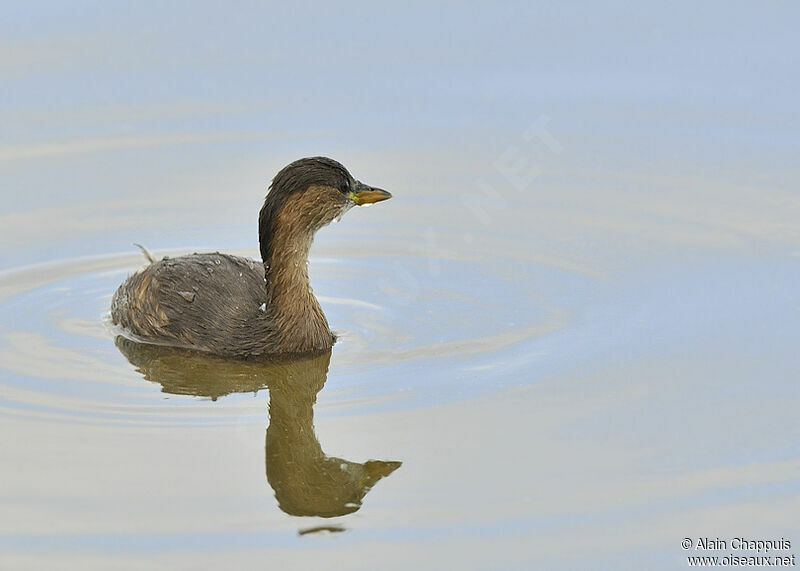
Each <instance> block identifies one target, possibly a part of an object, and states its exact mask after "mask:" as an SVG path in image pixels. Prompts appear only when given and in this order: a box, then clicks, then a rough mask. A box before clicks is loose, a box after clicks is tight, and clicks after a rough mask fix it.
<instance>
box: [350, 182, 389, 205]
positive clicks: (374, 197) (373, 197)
mask: <svg viewBox="0 0 800 571" xmlns="http://www.w3.org/2000/svg"><path fill="white" fill-rule="evenodd" d="M349 196H350V200H352V201H353V202H355V203H356V205H357V206H361V205H363V204H372V203H374V202H380V201H381V200H388V199H390V198H391V197H392V195H391V194H390V193H388V192H386V191H385V190H381V189H380V188H372V187H371V186H367V185H366V184H364V183H363V182H359V181H356V184H355V189H354V190H351V191H350V195H349Z"/></svg>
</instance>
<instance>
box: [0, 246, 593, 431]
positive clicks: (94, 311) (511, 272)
mask: <svg viewBox="0 0 800 571" xmlns="http://www.w3.org/2000/svg"><path fill="white" fill-rule="evenodd" d="M411 251H413V248H412V250H411ZM163 253H166V254H169V255H179V254H181V253H183V252H163ZM238 253H239V254H241V255H252V252H238ZM159 254H162V253H161V252H160V253H159ZM432 260H433V261H432ZM142 263H143V259H142V257H141V255H139V254H138V253H126V254H120V255H110V256H99V257H87V258H76V259H64V260H59V261H56V262H51V263H47V264H41V265H35V266H27V267H21V268H15V269H11V270H6V271H4V272H2V273H0V323H2V325H0V363H2V365H1V366H2V369H0V399H1V400H0V406H3V407H4V408H6V409H9V410H7V412H8V413H9V414H11V413H14V412H16V413H17V414H24V415H28V416H31V415H37V416H42V417H46V418H49V419H69V420H70V421H76V420H82V421H88V422H149V423H160V422H174V421H179V422H227V421H230V420H231V419H233V418H241V417H242V415H245V416H247V415H257V416H263V414H264V407H263V400H260V399H257V400H255V401H254V399H253V398H252V394H250V395H249V396H248V395H247V394H238V395H236V394H232V395H229V396H228V397H226V401H227V403H228V405H227V406H226V407H215V406H213V404H212V403H211V402H210V401H209V400H202V399H198V398H197V397H191V396H181V395H170V394H165V393H162V392H161V390H160V389H161V387H159V386H158V384H157V383H151V382H147V381H145V380H144V379H143V378H142V375H141V374H140V373H139V372H137V371H136V370H135V368H134V367H133V366H132V365H131V364H130V363H128V361H127V360H126V359H125V357H124V356H123V355H122V354H120V352H119V351H118V350H117V347H116V346H115V344H114V336H115V335H114V332H113V331H112V329H111V328H110V327H109V325H108V319H107V312H108V306H109V302H110V299H111V295H112V294H113V292H114V291H115V289H116V287H117V286H118V285H119V284H120V283H121V282H122V281H123V280H124V279H125V278H126V276H127V275H128V274H129V273H131V272H132V271H134V270H135V269H136V268H137V267H139V266H141V265H142ZM311 273H312V283H313V284H314V285H315V291H316V293H317V294H318V295H319V297H320V301H321V303H322V305H323V307H324V309H325V311H326V314H327V315H328V319H329V322H330V323H331V324H332V326H333V328H334V330H336V331H337V333H338V334H339V336H340V340H339V342H338V343H337V345H336V347H335V348H334V351H333V358H332V361H331V368H330V371H329V375H328V389H327V390H328V391H330V392H329V394H330V395H331V397H330V399H329V403H328V404H329V408H331V409H332V410H335V411H337V412H338V411H341V410H354V409H362V408H365V407H366V408H369V407H380V406H386V405H387V403H389V404H391V403H394V404H396V403H400V402H405V403H406V404H408V403H409V402H412V403H413V402H417V403H422V402H426V403H431V402H440V401H442V400H449V399H450V398H453V397H454V396H455V395H463V394H464V391H465V390H470V389H469V388H470V387H472V389H471V390H480V391H486V390H496V388H497V387H498V382H500V381H498V380H497V379H498V378H502V375H500V376H498V375H493V381H492V383H489V384H485V383H484V384H481V383H474V382H471V381H470V379H473V380H474V378H475V375H476V372H480V371H486V370H489V369H495V370H501V369H503V368H504V367H508V366H509V365H510V364H511V363H512V362H513V361H514V360H515V359H516V360H518V359H519V358H520V356H521V355H522V356H524V358H525V359H530V358H537V350H536V349H535V348H534V349H531V348H530V347H529V348H527V349H526V350H525V351H519V350H518V349H519V347H520V346H523V345H525V344H526V343H530V342H532V340H537V339H538V340H541V339H544V338H546V337H547V336H548V335H552V334H554V333H555V332H558V331H559V330H562V329H563V328H564V327H565V324H566V323H567V321H568V319H569V317H570V315H571V311H572V310H573V309H574V303H572V302H571V301H570V300H569V299H567V298H565V297H564V296H563V294H560V293H559V292H563V291H573V292H575V291H576V288H577V289H580V284H581V283H586V282H587V280H588V281H594V280H592V279H591V278H589V277H587V276H585V275H581V274H580V273H579V272H574V271H568V270H565V269H563V268H553V267H551V266H547V265H544V264H531V263H526V262H524V261H521V260H519V259H514V258H512V257H509V258H507V259H499V260H498V259H494V260H492V261H490V262H487V261H485V260H484V261H483V262H482V263H476V261H475V260H463V259H457V258H455V257H447V256H438V257H436V256H433V257H432V256H427V257H426V256H415V255H413V254H408V253H406V254H396V255H386V253H385V252H384V253H383V254H382V255H380V256H378V255H372V254H370V253H367V254H362V255H361V256H360V257H355V258H353V257H348V258H346V259H342V258H335V257H326V256H322V257H313V256H312V260H311ZM534 282H535V283H537V285H538V287H537V291H536V294H535V295H534V294H533V293H532V292H530V291H528V290H526V284H530V283H534ZM353 284H362V285H361V288H360V289H359V290H358V291H353V290H352V288H353ZM445 284H446V285H445ZM567 285H569V287H566V286H567ZM515 348H517V350H515ZM546 352H547V351H546V350H545V349H544V348H543V347H540V348H539V357H541V356H542V354H544V353H546ZM422 363H424V366H423V365H422ZM398 379H402V380H403V382H402V383H398V382H397V380H398ZM514 382H516V381H514ZM500 384H502V382H500ZM398 386H403V387H405V389H406V391H405V393H406V394H399V392H398V390H397V387H398ZM409 388H411V389H412V390H411V391H409ZM409 392H412V393H414V394H413V395H411V394H408V393H409ZM164 399H168V402H166V403H165V402H164ZM198 401H200V402H198ZM322 408H323V413H324V408H325V407H324V406H323V407H322Z"/></svg>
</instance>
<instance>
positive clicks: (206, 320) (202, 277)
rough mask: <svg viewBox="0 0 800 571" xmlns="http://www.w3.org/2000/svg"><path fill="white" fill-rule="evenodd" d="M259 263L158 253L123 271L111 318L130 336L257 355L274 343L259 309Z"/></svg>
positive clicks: (261, 300)
mask: <svg viewBox="0 0 800 571" xmlns="http://www.w3.org/2000/svg"><path fill="white" fill-rule="evenodd" d="M266 299H267V293H266V287H265V282H264V266H263V265H262V264H261V263H259V262H256V261H254V260H251V259H248V258H242V257H239V256H230V255H227V254H220V253H213V254H192V255H188V256H181V257H177V258H164V259H162V260H159V261H157V262H153V263H152V264H150V265H149V266H147V267H145V268H144V269H142V270H140V271H139V272H137V273H136V274H134V275H132V276H131V277H129V278H128V279H127V280H126V281H125V282H124V283H123V284H122V285H121V286H120V287H119V289H118V290H117V291H116V293H115V294H114V298H113V300H112V302H111V319H112V322H113V323H114V324H115V325H118V326H120V327H122V328H123V329H124V330H125V331H126V333H127V334H129V335H131V336H132V338H133V339H136V340H140V341H145V342H148V343H154V344H163V345H171V346H178V347H185V348H190V349H195V350H199V351H204V352H209V353H214V354H217V355H222V356H233V357H248V356H257V355H260V354H263V353H265V352H269V351H270V350H271V349H272V347H271V346H272V345H275V344H276V343H277V340H276V339H275V335H274V331H273V330H272V328H271V327H270V323H269V320H268V319H267V316H266V314H265V312H264V308H265V305H264V304H265V303H266Z"/></svg>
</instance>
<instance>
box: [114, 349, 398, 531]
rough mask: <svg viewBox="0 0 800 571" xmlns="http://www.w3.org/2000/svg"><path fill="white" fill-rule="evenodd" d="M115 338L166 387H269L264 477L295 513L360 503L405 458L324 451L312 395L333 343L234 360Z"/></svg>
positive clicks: (199, 390) (196, 390) (340, 510)
mask: <svg viewBox="0 0 800 571" xmlns="http://www.w3.org/2000/svg"><path fill="white" fill-rule="evenodd" d="M116 344H117V347H118V348H119V350H120V351H121V352H122V354H123V355H125V357H127V359H128V361H130V362H131V364H132V365H134V366H135V367H136V368H137V369H138V370H139V372H140V373H141V374H142V375H144V378H145V379H147V380H149V381H153V382H157V383H159V384H161V386H162V390H163V391H164V392H166V393H171V394H180V395H195V396H202V397H210V398H211V399H214V400H216V399H217V398H218V397H221V396H224V395H227V394H230V393H234V392H239V393H242V392H255V391H258V390H259V389H263V388H268V389H269V395H270V399H269V426H268V427H267V435H266V443H265V454H266V471H267V480H268V481H269V484H270V486H272V489H273V490H274V491H275V497H276V499H277V500H278V505H279V506H280V508H281V509H282V510H283V511H284V512H286V513H288V514H291V515H297V516H321V517H334V516H340V515H345V514H349V513H352V512H354V511H356V510H358V509H359V508H360V507H361V502H362V500H363V498H364V496H365V495H366V494H367V492H369V490H370V489H371V488H372V487H373V486H374V485H375V484H376V483H377V482H378V481H379V480H380V479H381V478H384V477H386V476H388V475H389V474H391V473H392V472H394V471H395V470H396V469H397V468H399V467H400V465H401V463H400V462H384V461H380V460H369V461H367V462H364V463H363V464H362V463H358V462H350V461H349V460H343V459H341V458H333V457H329V456H326V455H325V453H324V452H323V451H322V448H321V447H320V445H319V441H318V440H317V436H316V434H315V433H314V409H313V407H314V403H315V402H316V400H317V393H318V392H319V391H320V390H321V389H322V387H323V386H324V384H325V380H326V378H327V375H328V364H329V362H330V358H331V353H330V351H328V352H326V353H323V354H321V355H318V356H316V357H308V358H302V359H296V360H291V361H274V362H248V361H229V360H225V359H220V358H217V357H210V356H205V355H199V354H196V353H191V352H188V351H183V350H181V349H175V348H170V347H159V346H155V345H146V344H141V343H136V342H134V341H131V340H129V339H126V338H124V337H121V336H120V337H117V339H116Z"/></svg>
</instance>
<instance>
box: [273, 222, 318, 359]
mask: <svg viewBox="0 0 800 571" xmlns="http://www.w3.org/2000/svg"><path fill="white" fill-rule="evenodd" d="M281 218H282V217H280V216H279V217H278V220H275V221H274V224H273V225H272V228H270V230H271V240H270V247H269V248H268V251H267V252H266V254H267V255H266V256H265V257H264V274H265V278H266V284H265V286H266V290H267V302H266V308H265V312H266V314H267V317H268V318H269V320H270V322H271V323H272V325H273V326H274V331H275V335H276V338H277V339H276V341H277V343H278V344H279V345H280V348H281V350H282V351H285V352H291V353H305V352H309V351H319V350H326V349H330V347H331V346H332V344H333V336H332V334H331V331H330V327H329V326H328V321H327V319H326V318H325V315H324V314H323V312H322V308H321V307H320V305H319V302H318V301H317V298H316V297H315V296H314V292H313V291H312V289H311V283H310V281H309V279H308V253H309V250H310V249H311V244H312V242H313V240H314V233H315V231H316V229H315V228H308V227H304V226H302V225H299V224H297V222H298V221H297V219H288V220H286V219H284V220H281Z"/></svg>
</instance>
